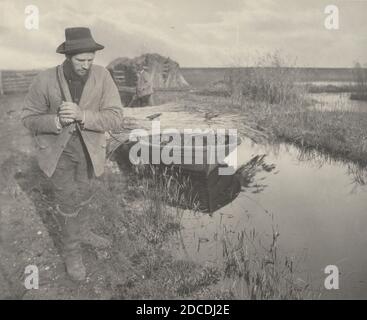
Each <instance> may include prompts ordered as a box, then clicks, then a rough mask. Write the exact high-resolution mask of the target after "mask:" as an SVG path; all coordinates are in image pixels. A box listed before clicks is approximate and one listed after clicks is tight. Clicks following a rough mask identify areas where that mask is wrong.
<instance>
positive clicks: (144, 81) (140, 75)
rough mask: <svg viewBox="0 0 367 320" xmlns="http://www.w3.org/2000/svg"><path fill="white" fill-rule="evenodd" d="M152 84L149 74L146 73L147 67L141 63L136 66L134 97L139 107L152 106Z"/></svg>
mask: <svg viewBox="0 0 367 320" xmlns="http://www.w3.org/2000/svg"><path fill="white" fill-rule="evenodd" d="M153 92H154V91H153V84H152V79H151V76H150V75H149V73H148V67H147V66H145V65H141V66H139V67H138V72H137V83H136V98H137V102H138V106H139V107H145V106H152V105H153V100H152V94H153Z"/></svg>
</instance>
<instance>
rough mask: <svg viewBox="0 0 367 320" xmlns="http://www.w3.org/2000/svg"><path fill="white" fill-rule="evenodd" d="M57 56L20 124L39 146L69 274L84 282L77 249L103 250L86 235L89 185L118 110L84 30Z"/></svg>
mask: <svg viewBox="0 0 367 320" xmlns="http://www.w3.org/2000/svg"><path fill="white" fill-rule="evenodd" d="M65 38H66V40H65V42H63V43H62V44H61V45H60V46H59V47H58V48H57V50H56V52H57V53H60V54H65V56H66V59H65V61H64V62H63V63H62V64H61V65H59V66H57V67H53V68H50V69H47V70H45V71H43V72H40V74H39V75H38V76H37V77H36V78H35V80H34V81H33V83H32V85H31V87H30V89H29V92H28V94H27V96H26V98H25V101H24V108H23V116H22V120H23V124H24V126H25V127H26V128H28V129H29V130H30V131H31V132H32V133H33V134H34V138H35V141H36V143H37V146H38V150H37V158H38V163H39V166H40V168H41V170H42V171H43V173H44V174H45V175H46V177H47V178H48V179H49V180H50V182H51V185H52V186H53V190H54V201H55V211H56V213H57V219H58V221H59V224H60V225H61V241H62V245H63V255H64V260H65V264H66V270H67V272H68V274H69V275H70V276H71V278H72V279H74V280H84V279H85V277H86V269H85V266H84V264H83V261H82V255H81V248H80V244H81V243H88V244H90V245H93V246H95V247H100V248H101V247H108V246H109V245H110V242H109V240H107V239H104V238H102V237H100V236H98V235H96V234H94V233H92V231H90V230H89V228H88V210H87V204H89V203H90V201H91V200H92V197H93V194H91V188H90V186H91V182H92V181H93V178H95V177H98V176H100V175H101V174H102V173H103V171H104V164H105V153H106V138H105V132H106V131H108V130H116V129H120V128H121V125H122V116H123V112H122V111H123V109H122V105H121V100H120V96H119V93H118V90H117V88H116V85H115V84H114V81H113V80H112V78H111V75H110V73H109V72H108V71H107V70H106V69H105V68H104V67H101V66H98V65H94V64H93V60H94V57H95V52H96V51H98V50H102V49H103V48H104V47H103V46H102V45H100V44H98V43H96V42H95V41H94V39H93V37H92V35H91V32H90V30H89V29H88V28H67V29H66V30H65Z"/></svg>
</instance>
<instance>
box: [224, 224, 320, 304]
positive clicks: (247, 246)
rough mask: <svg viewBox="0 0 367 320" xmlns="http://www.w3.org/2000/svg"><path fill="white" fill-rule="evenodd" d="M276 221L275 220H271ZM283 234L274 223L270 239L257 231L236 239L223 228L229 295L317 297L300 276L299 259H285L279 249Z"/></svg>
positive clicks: (240, 234) (237, 235) (225, 274)
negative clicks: (279, 239) (281, 234)
mask: <svg viewBox="0 0 367 320" xmlns="http://www.w3.org/2000/svg"><path fill="white" fill-rule="evenodd" d="M272 219H273V218H272ZM279 236H280V234H279V232H278V231H277V228H276V227H275V226H274V224H272V229H271V234H270V239H269V241H267V240H268V239H267V238H266V237H264V234H261V233H260V232H257V230H256V229H255V228H251V229H243V230H242V231H241V232H238V233H237V234H236V236H234V235H233V232H231V231H230V230H228V229H227V228H226V226H223V230H222V246H223V258H224V260H223V261H224V262H223V269H224V277H225V279H227V284H228V285H227V287H226V289H225V290H224V292H228V293H229V294H230V296H232V297H233V298H234V299H251V300H258V299H261V300H269V299H292V300H299V299H310V298H316V297H317V294H316V291H314V290H313V289H312V287H311V285H310V282H308V281H306V280H304V279H302V278H301V277H300V271H299V270H298V268H299V266H298V263H297V259H298V258H299V257H298V258H297V257H294V256H285V255H282V254H281V251H280V250H279V248H278V246H279V245H278V238H279Z"/></svg>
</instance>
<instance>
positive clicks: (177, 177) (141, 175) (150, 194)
mask: <svg viewBox="0 0 367 320" xmlns="http://www.w3.org/2000/svg"><path fill="white" fill-rule="evenodd" d="M134 170H135V176H134V178H133V181H134V182H133V184H134V185H135V186H136V188H137V190H138V193H139V195H140V197H141V199H142V202H141V209H142V221H141V223H140V224H141V228H144V229H145V230H144V232H143V234H144V235H145V236H146V237H147V240H148V241H150V242H153V243H161V242H162V241H164V240H165V239H166V238H167V236H169V235H170V234H172V233H174V232H176V231H179V230H180V228H181V220H182V215H183V214H184V211H185V210H186V209H190V210H191V211H195V210H197V208H198V203H197V197H196V195H195V194H192V193H190V190H192V188H191V181H190V179H189V177H187V176H184V175H183V174H182V172H181V171H180V170H179V169H176V168H170V167H166V166H165V167H160V166H154V165H147V166H135V167H134Z"/></svg>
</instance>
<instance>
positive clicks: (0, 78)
mask: <svg viewBox="0 0 367 320" xmlns="http://www.w3.org/2000/svg"><path fill="white" fill-rule="evenodd" d="M3 94H4V89H3V74H2V72H1V70H0V96H2V95H3Z"/></svg>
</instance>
